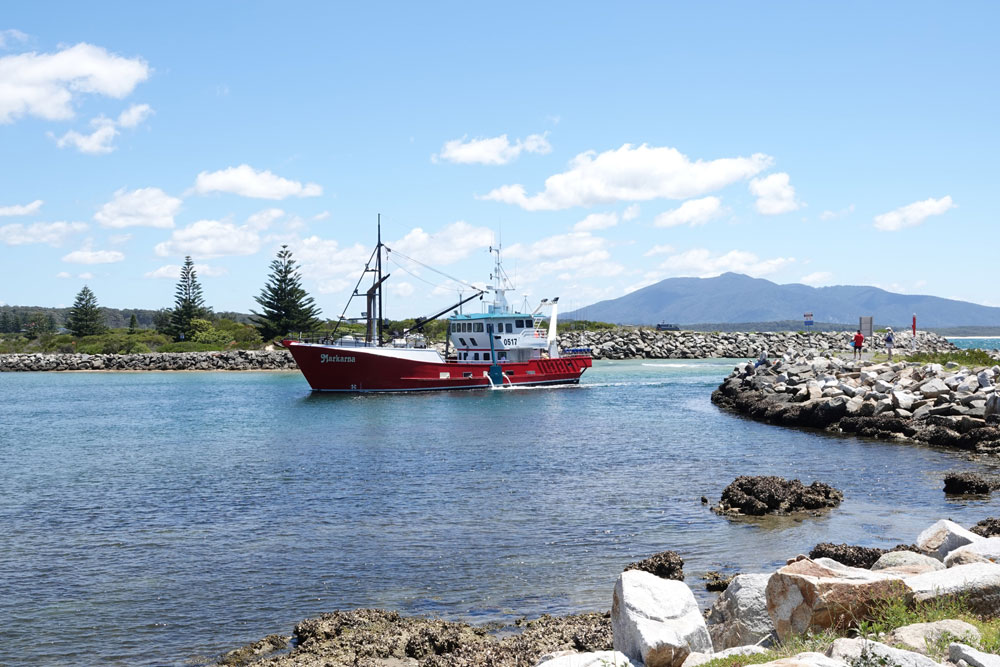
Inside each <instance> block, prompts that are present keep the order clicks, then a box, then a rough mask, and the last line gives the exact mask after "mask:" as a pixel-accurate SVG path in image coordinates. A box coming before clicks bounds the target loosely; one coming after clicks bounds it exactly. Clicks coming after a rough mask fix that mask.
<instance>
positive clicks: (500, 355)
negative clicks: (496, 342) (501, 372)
mask: <svg viewBox="0 0 1000 667" xmlns="http://www.w3.org/2000/svg"><path fill="white" fill-rule="evenodd" d="M506 358H507V353H506V352H504V351H502V350H501V351H500V352H497V360H498V361H499V360H501V359H506Z"/></svg>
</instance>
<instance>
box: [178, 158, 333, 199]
mask: <svg viewBox="0 0 1000 667" xmlns="http://www.w3.org/2000/svg"><path fill="white" fill-rule="evenodd" d="M194 191H195V192H197V193H198V194H208V193H210V192H228V193H231V194H235V195H240V196H242V197H253V198H256V199H285V198H286V197H318V196H320V195H321V194H323V188H322V187H320V186H319V185H317V184H316V183H306V184H305V185H302V183H299V182H298V181H290V180H288V179H285V178H282V177H280V176H278V175H276V174H273V173H271V172H270V171H266V170H265V171H257V170H256V169H254V168H253V167H251V166H250V165H248V164H241V165H240V166H238V167H229V168H228V169H222V170H220V171H213V172H207V171H203V172H201V173H200V174H198V177H197V179H195V183H194Z"/></svg>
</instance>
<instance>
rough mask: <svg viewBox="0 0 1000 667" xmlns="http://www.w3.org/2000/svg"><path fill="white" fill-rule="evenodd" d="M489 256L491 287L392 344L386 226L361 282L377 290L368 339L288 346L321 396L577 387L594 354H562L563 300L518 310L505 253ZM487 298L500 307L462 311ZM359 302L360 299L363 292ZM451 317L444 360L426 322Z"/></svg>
mask: <svg viewBox="0 0 1000 667" xmlns="http://www.w3.org/2000/svg"><path fill="white" fill-rule="evenodd" d="M490 251H491V252H493V253H495V255H496V268H495V270H494V274H493V280H494V284H493V286H492V287H488V288H485V289H477V291H476V292H475V293H474V294H473V295H472V296H470V297H468V298H465V299H462V300H461V301H459V302H458V303H457V304H454V305H452V306H449V307H448V308H446V309H444V310H442V311H441V312H439V313H437V314H436V315H432V316H431V317H427V318H423V319H419V320H417V322H416V324H415V325H414V326H413V327H411V328H410V329H408V330H406V331H403V332H401V334H400V335H398V336H396V337H394V338H391V339H390V340H385V338H384V337H383V333H384V332H383V324H384V321H385V320H384V318H383V317H382V285H383V284H384V283H385V281H386V280H387V279H388V278H389V275H388V274H386V275H384V276H383V275H382V259H383V253H386V254H388V253H391V252H392V250H391V249H390V248H388V247H387V246H385V245H384V244H383V243H382V235H381V228H380V230H379V238H378V244H377V246H376V248H375V251H374V252H373V253H372V257H371V258H370V259H369V261H368V264H367V265H366V266H365V272H364V273H363V274H362V278H361V280H359V281H358V286H359V287H360V285H361V282H362V281H363V280H364V278H365V276H367V275H369V274H372V275H373V277H372V285H371V287H370V288H369V289H368V290H367V291H366V292H365V296H366V298H367V309H366V310H365V313H364V318H365V322H366V327H365V336H364V338H361V337H358V336H342V337H340V338H336V339H335V338H334V337H333V335H331V336H328V337H325V338H322V339H313V340H310V339H301V340H299V339H291V338H289V339H286V340H284V341H282V345H284V346H285V347H286V348H288V350H289V352H291V353H292V357H293V358H294V359H295V362H296V363H297V364H298V366H299V368H300V369H301V370H302V374H303V375H304V376H305V378H306V380H307V381H308V382H309V386H310V387H312V388H313V390H314V391H339V392H384V391H430V390H446V389H486V388H497V389H499V388H507V387H524V386H537V385H558V384H576V383H578V382H579V381H580V376H581V375H582V374H583V372H584V371H585V370H586V369H588V368H590V366H591V364H592V359H591V356H590V350H589V349H572V350H565V351H561V350H560V349H559V345H558V343H557V340H556V325H557V323H558V314H557V312H558V307H559V306H558V303H559V299H558V298H555V299H543V300H542V302H541V303H540V304H539V306H538V307H537V308H535V309H534V310H533V311H531V312H524V311H516V310H512V309H511V308H510V307H509V305H508V304H507V299H506V296H505V293H506V292H508V291H510V289H511V288H510V287H509V284H510V283H509V281H508V280H507V277H506V274H505V273H504V271H503V267H502V265H501V260H500V248H490ZM397 254H398V253H397ZM373 263H374V266H373ZM428 268H429V267H428ZM487 293H492V297H493V301H492V303H489V304H484V305H485V308H484V312H481V313H474V314H467V313H463V312H461V310H460V309H461V308H462V306H463V305H464V304H466V303H468V302H469V301H472V300H474V299H477V298H479V299H480V301H483V299H482V297H483V296H484V295H486V294H487ZM353 296H361V293H360V292H359V291H358V289H357V288H355V291H354V294H353V295H352V298H353ZM525 310H527V309H525ZM345 311H346V309H345ZM546 311H548V312H546ZM449 312H452V315H451V316H449V317H448V332H447V337H446V342H445V352H444V354H442V353H441V352H439V351H438V350H435V349H433V348H429V347H427V343H426V339H425V337H424V336H423V335H422V334H421V333H419V332H420V330H421V329H422V327H423V325H425V324H426V323H427V322H429V321H431V320H434V319H437V318H438V317H441V316H443V315H445V314H447V313H449ZM546 316H547V317H546ZM335 333H336V332H334V334H335ZM449 351H450V352H449Z"/></svg>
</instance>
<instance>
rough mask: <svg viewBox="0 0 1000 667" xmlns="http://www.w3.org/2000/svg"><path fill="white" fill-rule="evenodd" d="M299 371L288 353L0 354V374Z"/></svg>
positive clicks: (282, 350)
mask: <svg viewBox="0 0 1000 667" xmlns="http://www.w3.org/2000/svg"><path fill="white" fill-rule="evenodd" d="M274 370H280V371H284V370H298V365H297V364H296V363H295V360H294V359H292V355H291V354H289V352H288V350H284V349H281V350H229V351H224V352H222V351H220V352H148V353H144V354H0V372H11V373H18V372H33V371H274Z"/></svg>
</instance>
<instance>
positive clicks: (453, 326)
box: [451, 322, 458, 333]
mask: <svg viewBox="0 0 1000 667" xmlns="http://www.w3.org/2000/svg"><path fill="white" fill-rule="evenodd" d="M451 332H452V333H458V322H452V323H451Z"/></svg>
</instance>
